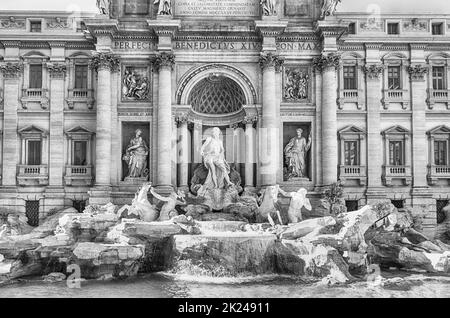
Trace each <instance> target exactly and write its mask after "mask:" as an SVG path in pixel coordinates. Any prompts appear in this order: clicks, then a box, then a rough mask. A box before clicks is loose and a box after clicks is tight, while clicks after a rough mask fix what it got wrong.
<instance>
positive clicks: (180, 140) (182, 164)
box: [176, 116, 189, 190]
mask: <svg viewBox="0 0 450 318" xmlns="http://www.w3.org/2000/svg"><path fill="white" fill-rule="evenodd" d="M176 122H177V125H178V136H177V145H178V165H179V166H178V180H179V181H178V186H179V187H180V188H182V189H184V190H188V183H189V180H188V178H189V172H188V170H189V131H188V118H187V116H179V117H177V119H176Z"/></svg>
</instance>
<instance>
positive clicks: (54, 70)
mask: <svg viewBox="0 0 450 318" xmlns="http://www.w3.org/2000/svg"><path fill="white" fill-rule="evenodd" d="M47 69H48V72H49V73H50V77H51V78H56V79H63V78H64V77H65V76H66V72H67V66H66V64H64V63H47Z"/></svg>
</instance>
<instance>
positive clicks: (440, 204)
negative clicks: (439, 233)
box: [436, 200, 450, 224]
mask: <svg viewBox="0 0 450 318" xmlns="http://www.w3.org/2000/svg"><path fill="white" fill-rule="evenodd" d="M449 204H450V201H449V200H436V213H437V223H438V224H442V223H444V222H445V221H446V218H447V216H446V215H445V213H444V208H445V207H446V206H447V205H449Z"/></svg>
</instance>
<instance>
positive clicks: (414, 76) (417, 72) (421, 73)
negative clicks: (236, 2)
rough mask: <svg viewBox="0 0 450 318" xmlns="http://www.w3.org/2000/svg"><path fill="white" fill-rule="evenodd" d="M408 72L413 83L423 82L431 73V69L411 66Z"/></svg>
mask: <svg viewBox="0 0 450 318" xmlns="http://www.w3.org/2000/svg"><path fill="white" fill-rule="evenodd" d="M407 70H408V73H409V75H410V76H411V80H412V81H423V80H424V79H425V75H427V74H428V73H429V72H430V69H429V68H428V67H427V66H422V65H420V64H416V65H409V66H408V67H407Z"/></svg>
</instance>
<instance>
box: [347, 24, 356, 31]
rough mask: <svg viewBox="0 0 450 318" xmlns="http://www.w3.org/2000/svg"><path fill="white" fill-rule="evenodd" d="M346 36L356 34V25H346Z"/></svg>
mask: <svg viewBox="0 0 450 318" xmlns="http://www.w3.org/2000/svg"><path fill="white" fill-rule="evenodd" d="M348 34H356V23H355V22H352V23H350V24H349V25H348Z"/></svg>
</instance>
